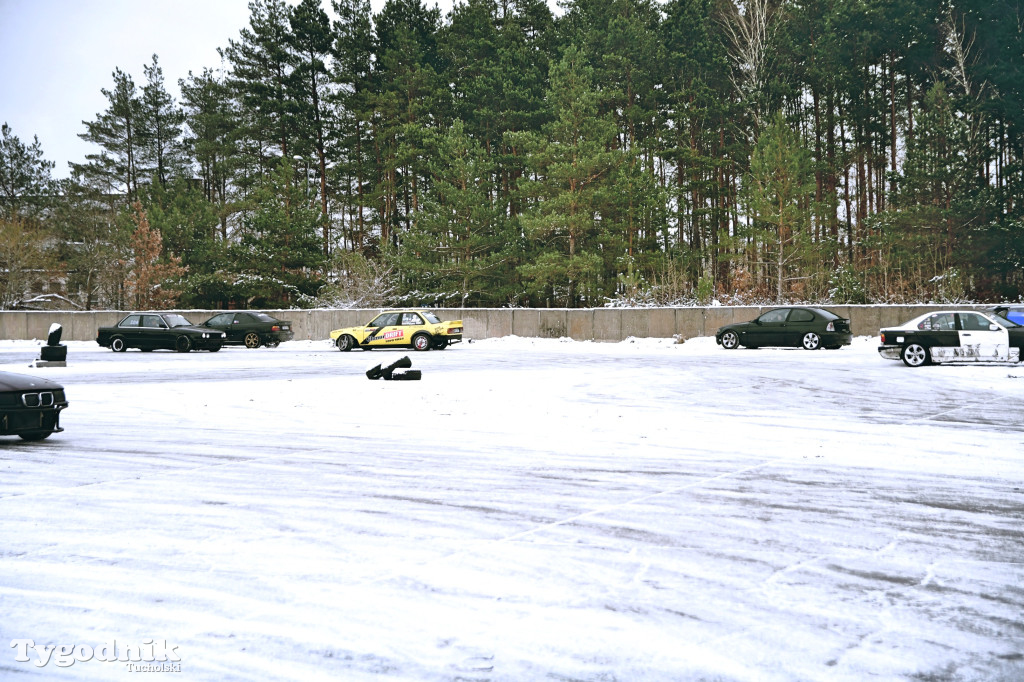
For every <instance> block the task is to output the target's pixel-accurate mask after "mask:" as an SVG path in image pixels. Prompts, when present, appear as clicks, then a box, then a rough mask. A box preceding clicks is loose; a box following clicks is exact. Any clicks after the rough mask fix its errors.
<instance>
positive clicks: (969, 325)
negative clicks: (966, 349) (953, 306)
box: [960, 313, 992, 332]
mask: <svg viewBox="0 0 1024 682" xmlns="http://www.w3.org/2000/svg"><path fill="white" fill-rule="evenodd" d="M990 324H992V323H991V322H989V320H988V318H986V317H984V316H982V315H979V314H977V313H960V328H961V329H963V330H964V331H969V332H970V331H988V326H989V325H990Z"/></svg>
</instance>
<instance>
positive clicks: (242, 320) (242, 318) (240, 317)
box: [235, 313, 253, 324]
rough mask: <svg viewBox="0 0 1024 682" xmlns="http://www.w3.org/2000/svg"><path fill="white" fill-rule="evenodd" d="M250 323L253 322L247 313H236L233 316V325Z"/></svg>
mask: <svg viewBox="0 0 1024 682" xmlns="http://www.w3.org/2000/svg"><path fill="white" fill-rule="evenodd" d="M250 322H253V319H252V315H250V314H249V313H237V314H236V315H235V324H249V323H250Z"/></svg>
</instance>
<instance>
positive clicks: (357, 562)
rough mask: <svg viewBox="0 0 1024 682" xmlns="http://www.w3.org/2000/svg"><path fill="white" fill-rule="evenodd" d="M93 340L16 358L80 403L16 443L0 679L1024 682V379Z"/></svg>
mask: <svg viewBox="0 0 1024 682" xmlns="http://www.w3.org/2000/svg"><path fill="white" fill-rule="evenodd" d="M68 345H69V348H70V350H69V355H68V366H67V367H65V368H55V367H49V368H29V367H28V365H29V364H31V362H32V361H33V360H34V359H35V358H36V357H38V353H39V348H38V344H34V343H32V342H14V341H6V342H2V343H0V364H2V367H0V369H4V370H7V371H16V372H21V373H26V374H34V375H38V376H45V377H49V378H54V379H56V380H58V381H61V382H62V383H63V384H64V385H65V386H66V387H67V393H68V398H69V400H70V401H71V406H70V408H69V409H68V410H67V411H65V412H64V413H63V416H62V424H63V426H64V427H65V429H66V430H65V432H63V433H60V434H56V435H54V436H52V437H51V438H50V439H48V440H46V441H43V442H41V443H22V442H21V441H19V440H18V439H16V438H4V439H3V440H2V442H0V458H2V459H0V519H2V523H0V639H2V640H3V645H2V646H0V678H11V677H23V676H32V675H36V676H38V677H40V678H45V679H103V680H109V679H122V678H128V677H131V676H133V675H134V674H135V673H134V672H133V671H135V670H139V669H142V670H147V669H151V668H149V667H148V666H156V667H159V668H160V669H163V668H164V667H166V668H170V669H172V670H180V672H179V673H178V677H172V679H189V680H229V679H253V680H255V679H282V680H316V679H323V680H370V679H372V680H543V679H550V680H624V681H625V680H684V681H685V680H693V681H696V680H708V681H712V680H714V681H723V682H724V681H732V680H757V681H762V680H764V681H774V680H778V681H785V682H788V681H791V680H828V681H833V680H857V681H860V680H866V679H872V680H933V681H936V682H938V681H954V680H977V681H984V682H999V681H1006V682H1010V681H1019V680H1021V679H1024V447H1022V444H1024V417H1022V409H1021V408H1022V396H1024V366H1022V365H1011V366H937V367H925V368H920V369H909V368H907V367H904V366H903V365H902V363H898V362H891V361H886V360H882V359H881V358H879V357H878V355H877V353H876V351H875V348H876V345H877V338H857V339H855V341H854V344H853V345H852V346H850V347H847V348H844V349H842V350H839V351H817V352H808V351H800V350H757V351H750V350H738V351H724V350H721V349H720V348H718V347H717V346H716V345H715V343H714V340H713V339H710V338H699V339H693V340H690V341H687V342H686V343H684V344H674V343H672V341H671V340H651V339H643V340H628V341H625V342H622V343H614V344H601V343H581V342H570V341H559V340H530V339H520V338H504V339H490V340H484V341H479V342H476V343H464V344H462V345H461V346H456V347H454V348H452V349H449V350H446V351H444V352H436V351H435V352H429V353H412V352H409V351H383V352H375V353H365V352H352V353H339V352H337V351H335V350H333V349H332V348H331V347H330V346H329V345H328V344H327V343H326V342H289V343H285V344H283V345H282V346H280V347H279V348H276V349H265V348H264V349H260V350H255V351H252V350H246V349H244V348H226V349H224V350H223V351H221V352H219V353H189V354H187V355H182V354H175V353H167V352H156V353H139V352H137V351H132V352H128V353H123V354H115V353H111V352H110V351H108V350H106V349H101V348H99V347H97V346H96V345H95V344H91V343H84V342H73V343H70V344H68ZM402 355H409V356H410V357H411V359H412V361H413V368H414V369H420V370H422V371H423V380H422V381H419V382H398V381H390V382H386V381H368V380H367V379H366V377H365V375H364V371H365V370H366V369H367V368H369V367H370V366H372V365H374V364H377V363H380V362H392V361H394V360H396V359H398V358H399V357H401V356H402ZM26 640H31V642H32V644H31V645H30V644H28V643H27V642H26ZM111 642H116V649H117V653H118V654H122V657H123V658H127V657H128V656H127V655H125V654H130V655H131V656H133V657H134V658H143V659H145V658H150V659H152V658H154V656H155V657H157V658H160V657H161V654H162V652H163V651H164V650H165V649H166V650H167V651H169V655H168V659H169V660H168V661H167V662H161V661H156V662H148V661H145V660H143V661H138V660H136V661H104V660H100V659H102V658H113V657H114V656H113V655H109V654H110V650H109V646H108V645H109V643H111ZM9 645H10V646H9ZM32 646H34V647H36V648H31V647H32ZM47 646H56V647H61V646H63V647H65V649H63V650H61V649H58V650H55V651H53V652H51V654H50V658H49V659H48V660H47V661H46V664H45V665H41V663H42V662H43V660H44V659H45V657H46V654H45V653H44V652H45V649H44V647H47ZM71 647H74V648H71ZM61 651H63V652H64V656H63V657H62V658H60V660H58V658H59V654H60V653H61ZM150 651H154V652H155V653H154V654H153V655H152V656H151V655H148V653H149V652H150ZM76 655H77V660H76ZM19 658H21V659H28V660H18V659H19ZM175 659H180V660H178V661H175ZM58 663H60V665H58ZM22 673H24V674H25V675H22Z"/></svg>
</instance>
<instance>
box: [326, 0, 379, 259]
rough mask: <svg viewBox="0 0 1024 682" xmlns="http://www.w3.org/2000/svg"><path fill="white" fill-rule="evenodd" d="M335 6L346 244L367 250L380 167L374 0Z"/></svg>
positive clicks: (341, 1) (338, 162)
mask: <svg viewBox="0 0 1024 682" xmlns="http://www.w3.org/2000/svg"><path fill="white" fill-rule="evenodd" d="M332 6H333V8H334V12H335V14H336V15H337V17H338V19H337V21H336V22H335V23H334V36H335V42H334V59H333V67H332V72H331V80H332V81H333V82H334V84H335V86H336V87H335V89H334V92H333V104H334V105H335V106H334V107H333V110H334V112H335V116H336V118H335V125H336V130H337V136H338V137H337V145H338V148H337V150H336V153H337V155H338V156H337V157H336V158H335V169H336V171H335V174H336V177H337V182H338V183H339V184H340V190H339V192H341V193H343V194H344V201H345V204H346V209H345V211H344V212H343V216H342V221H343V223H342V229H343V233H344V242H345V245H346V246H347V247H348V248H351V249H355V250H358V251H362V249H363V247H364V245H365V244H366V243H367V237H368V233H369V230H370V223H371V221H372V206H371V204H372V202H371V201H370V198H369V196H368V195H369V194H370V193H371V188H372V185H373V178H374V171H375V167H374V157H373V153H372V152H373V138H372V137H371V135H370V123H369V122H370V120H371V119H372V117H373V111H372V102H373V84H372V81H371V78H372V72H371V69H372V64H373V53H374V36H373V24H372V21H371V18H370V17H371V14H372V11H371V9H370V3H369V0H333V1H332Z"/></svg>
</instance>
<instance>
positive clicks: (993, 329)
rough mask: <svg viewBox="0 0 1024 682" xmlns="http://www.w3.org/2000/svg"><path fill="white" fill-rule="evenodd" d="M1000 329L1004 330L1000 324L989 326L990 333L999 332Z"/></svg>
mask: <svg viewBox="0 0 1024 682" xmlns="http://www.w3.org/2000/svg"><path fill="white" fill-rule="evenodd" d="M1000 329H1002V327H1000V326H999V325H998V324H994V323H993V324H989V326H988V330H989V331H990V332H997V331H999V330H1000Z"/></svg>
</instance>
